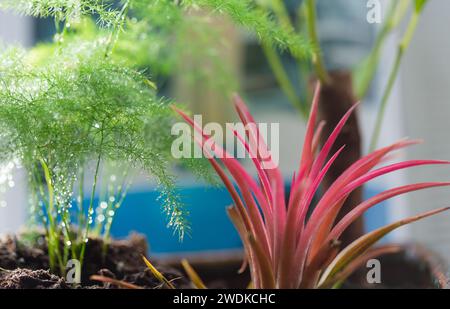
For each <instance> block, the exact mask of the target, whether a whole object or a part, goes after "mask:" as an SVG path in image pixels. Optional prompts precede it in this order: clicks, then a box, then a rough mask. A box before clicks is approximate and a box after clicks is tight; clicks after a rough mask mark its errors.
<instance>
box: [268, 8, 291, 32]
mask: <svg viewBox="0 0 450 309" xmlns="http://www.w3.org/2000/svg"><path fill="white" fill-rule="evenodd" d="M270 4H271V6H272V9H273V11H274V13H275V15H276V16H277V18H278V20H279V22H280V24H281V25H282V26H283V27H285V28H286V29H288V30H289V31H294V26H293V25H292V22H291V19H290V18H289V13H288V11H287V9H286V6H285V5H284V2H283V1H282V0H272V1H271V3H270Z"/></svg>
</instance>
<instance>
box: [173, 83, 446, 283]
mask: <svg viewBox="0 0 450 309" xmlns="http://www.w3.org/2000/svg"><path fill="white" fill-rule="evenodd" d="M319 88H320V86H318V87H317V89H316V93H315V97H314V101H313V104H312V108H311V114H310V116H309V120H308V123H307V131H306V137H305V141H304V145H303V151H302V155H301V160H300V164H299V167H298V170H297V171H296V172H295V173H294V176H293V178H292V184H291V190H290V195H289V198H288V199H287V201H286V199H285V192H284V181H283V177H282V175H281V172H280V170H279V169H278V168H276V167H274V166H272V167H271V168H264V166H267V165H268V166H271V164H270V163H271V162H270V151H269V149H267V146H265V144H264V143H263V142H262V141H261V136H260V134H259V132H258V129H257V126H256V125H255V121H254V120H253V117H252V116H251V115H250V113H249V111H248V109H247V107H246V106H245V104H244V103H243V101H242V100H241V99H240V98H239V97H237V96H236V97H235V98H234V103H235V107H236V110H237V113H238V114H239V117H240V119H241V120H242V122H243V123H244V125H246V128H247V130H246V136H242V135H240V134H239V133H238V132H236V131H234V134H235V135H236V136H237V137H238V139H239V140H240V141H241V142H242V143H243V144H244V146H245V149H246V151H247V152H248V153H249V154H250V157H251V158H252V160H253V163H254V165H255V167H256V171H257V176H258V180H259V181H256V180H255V179H253V177H252V176H250V173H249V172H247V171H246V170H245V169H244V167H243V166H242V165H241V164H240V163H239V162H238V161H237V160H236V159H235V158H233V157H232V156H231V155H230V154H229V153H227V152H226V151H225V150H224V149H222V148H221V147H220V146H219V145H217V144H216V143H215V142H214V141H213V140H212V138H210V136H208V135H206V134H204V132H203V131H202V128H201V127H200V126H199V125H198V124H197V123H195V122H194V121H193V120H192V119H191V118H190V117H188V116H187V115H186V114H185V113H183V112H182V111H180V110H178V109H177V108H174V109H175V110H176V111H177V112H178V113H179V114H180V115H181V116H182V117H183V118H184V119H185V120H186V121H187V122H188V123H189V124H190V125H191V126H192V127H193V128H194V129H195V131H197V134H194V138H196V142H197V143H199V144H200V146H201V147H202V149H203V151H204V153H205V155H206V157H207V158H208V159H209V161H210V162H211V164H212V166H213V168H214V169H215V171H216V172H217V174H218V175H219V176H220V178H221V180H222V181H223V183H224V185H225V186H226V188H227V189H228V191H229V192H230V194H231V197H232V198H233V201H234V206H232V207H229V208H228V214H229V216H230V218H231V220H232V221H233V223H234V225H235V227H236V229H237V231H238V232H239V234H240V237H241V239H242V242H243V244H244V248H245V252H246V261H245V263H244V265H243V267H245V264H248V265H249V267H250V272H251V278H252V284H253V286H254V287H255V288H327V287H333V286H335V285H336V284H338V283H340V282H342V281H343V280H344V279H346V278H347V276H348V275H349V274H350V273H351V272H352V271H353V270H355V269H357V268H358V267H359V266H361V264H362V263H364V262H365V261H367V259H369V258H371V257H374V256H377V255H380V254H383V253H388V252H394V251H395V250H396V247H395V246H385V247H382V248H378V249H371V247H372V245H373V244H374V243H376V242H377V241H378V240H379V239H381V238H382V237H383V236H385V235H386V234H387V233H389V232H391V231H392V230H394V229H396V228H398V227H400V226H403V225H406V224H409V223H412V222H414V221H417V220H420V219H422V218H425V217H428V216H431V215H434V214H437V213H440V212H443V211H445V210H448V209H449V208H448V207H447V208H441V209H437V210H433V211H430V212H426V213H422V214H419V215H417V216H414V217H410V218H407V219H404V220H400V221H398V222H395V223H392V224H389V225H387V226H384V227H381V228H379V229H377V230H375V231H372V232H370V233H367V234H365V235H363V236H361V237H360V238H359V239H357V240H355V241H354V242H353V243H351V244H350V245H348V246H347V247H345V248H343V249H342V248H340V246H339V238H340V236H341V235H342V233H343V232H344V231H345V229H346V228H347V227H349V225H350V224H351V223H352V222H354V220H356V219H357V218H358V217H359V216H361V215H362V214H363V213H364V212H365V211H366V210H368V209H369V208H370V207H372V206H374V205H376V204H378V203H380V202H382V201H384V200H387V199H390V198H392V197H395V196H398V195H401V194H404V193H407V192H411V191H416V190H422V189H426V188H431V187H438V186H448V185H450V183H447V182H445V183H443V182H425V183H417V184H411V185H406V186H402V187H397V188H394V189H390V190H387V191H384V192H382V193H380V194H378V195H376V196H374V197H372V198H370V199H368V200H366V201H364V202H362V203H361V204H359V205H355V207H354V208H353V210H352V211H350V212H349V213H347V214H346V215H345V216H344V217H343V218H342V219H341V220H339V221H338V222H336V221H337V220H336V218H337V215H338V213H339V210H340V209H341V207H342V205H343V203H344V201H345V200H346V198H347V197H348V195H349V194H350V193H351V192H352V191H353V190H355V189H356V188H358V187H360V186H362V185H363V184H365V183H366V182H368V181H370V180H372V179H374V178H376V177H379V176H382V175H385V174H388V173H391V172H394V171H397V170H401V169H406V168H410V167H414V166H420V165H432V164H449V162H447V161H437V160H411V161H404V162H400V163H395V164H390V165H387V166H383V167H377V165H379V163H382V162H383V161H386V159H387V156H388V155H389V154H390V153H392V152H393V151H395V150H398V149H401V148H404V147H406V146H410V145H412V144H416V143H417V141H412V140H402V141H399V142H397V143H394V144H392V145H390V146H387V147H384V148H381V149H379V150H376V151H374V152H373V153H370V154H368V155H366V156H365V157H363V158H361V159H359V160H358V161H356V162H354V163H353V164H352V165H351V166H350V167H349V168H348V169H347V170H346V171H345V172H343V173H342V174H341V175H340V176H339V177H338V178H337V179H336V180H335V181H334V183H333V184H332V185H331V186H330V187H329V188H328V190H326V192H323V194H321V196H320V199H318V202H317V203H314V201H313V198H314V197H315V196H316V194H317V193H318V189H319V186H320V184H321V182H322V179H323V178H324V176H325V174H326V173H327V171H328V170H329V168H330V167H331V166H332V164H333V162H334V161H335V159H336V158H337V157H338V156H339V155H340V154H341V152H342V150H343V149H344V146H342V147H341V148H340V149H339V150H338V151H337V152H336V153H333V154H330V151H331V149H332V147H333V144H334V142H335V140H336V138H337V136H338V135H339V133H340V132H341V130H342V128H343V127H344V125H345V123H346V121H347V119H348V118H349V116H350V115H351V113H352V112H353V111H354V109H355V107H356V105H355V106H353V107H352V108H351V109H350V110H349V111H348V112H347V113H346V114H345V115H344V116H343V117H342V119H341V121H340V122H339V123H338V125H337V126H336V127H335V129H334V131H333V132H332V133H331V134H330V136H329V137H328V140H327V141H326V143H325V144H324V145H323V147H322V148H321V149H320V150H319V145H318V141H319V136H320V134H321V129H320V128H322V127H323V123H320V124H319V125H318V126H317V128H318V129H317V130H315V128H316V118H317V107H318V101H319V100H318V93H319ZM255 145H257V147H255ZM205 146H207V147H205ZM263 159H264V160H263ZM218 160H220V161H221V162H222V164H223V166H224V167H225V168H226V169H227V170H228V172H229V174H230V175H231V177H232V178H233V179H234V182H235V184H236V186H237V188H238V189H239V192H238V190H237V189H236V187H235V186H234V185H233V182H232V181H231V179H230V178H229V176H228V174H227V173H226V172H225V169H224V168H223V167H222V165H221V164H219V162H218ZM267 163H269V164H267Z"/></svg>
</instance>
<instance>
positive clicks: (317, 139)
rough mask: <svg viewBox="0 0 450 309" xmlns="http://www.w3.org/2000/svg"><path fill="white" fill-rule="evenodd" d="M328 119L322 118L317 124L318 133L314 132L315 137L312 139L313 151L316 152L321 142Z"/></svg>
mask: <svg viewBox="0 0 450 309" xmlns="http://www.w3.org/2000/svg"><path fill="white" fill-rule="evenodd" d="M325 124H326V121H324V120H322V121H320V122H319V125H318V126H317V129H316V133H314V138H313V141H312V146H311V152H312V153H313V154H315V153H316V152H317V149H318V148H319V144H320V137H321V136H322V132H323V129H324V128H325Z"/></svg>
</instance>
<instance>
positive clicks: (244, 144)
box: [232, 129, 273, 212]
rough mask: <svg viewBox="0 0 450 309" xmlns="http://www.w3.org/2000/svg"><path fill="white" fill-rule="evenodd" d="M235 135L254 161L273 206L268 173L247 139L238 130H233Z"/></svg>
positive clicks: (269, 201) (268, 201)
mask: <svg viewBox="0 0 450 309" xmlns="http://www.w3.org/2000/svg"><path fill="white" fill-rule="evenodd" d="M232 131H233V134H234V135H235V136H236V137H237V138H238V139H239V141H240V142H241V143H242V145H243V146H244V147H245V150H246V151H247V152H248V154H249V155H250V158H251V159H252V161H253V164H254V165H255V167H256V170H257V172H258V176H259V179H260V182H261V184H262V188H263V189H264V192H265V194H266V198H267V203H268V204H272V201H273V200H272V190H271V188H270V183H269V179H268V178H267V174H266V172H265V171H264V170H263V168H262V166H261V162H259V160H258V158H257V155H256V154H255V153H254V152H253V151H252V149H251V148H250V146H249V145H248V143H247V142H246V141H245V139H244V138H243V137H242V136H241V135H240V134H239V132H237V131H236V130H234V129H232ZM267 211H268V212H269V211H270V212H272V209H271V208H269V209H268V210H267Z"/></svg>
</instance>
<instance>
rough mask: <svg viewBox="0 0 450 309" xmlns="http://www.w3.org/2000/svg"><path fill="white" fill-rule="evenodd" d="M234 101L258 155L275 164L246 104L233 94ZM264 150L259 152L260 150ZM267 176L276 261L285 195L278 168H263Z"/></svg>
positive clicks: (283, 215)
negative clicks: (270, 193)
mask: <svg viewBox="0 0 450 309" xmlns="http://www.w3.org/2000/svg"><path fill="white" fill-rule="evenodd" d="M234 103H235V107H236V111H237V113H238V114H239V117H240V118H241V120H242V122H243V123H244V125H246V126H248V127H249V131H250V132H248V138H249V140H250V142H251V143H253V144H254V145H258V147H257V149H258V156H259V157H264V158H269V164H270V165H271V166H275V164H274V163H273V162H272V160H271V157H270V156H268V155H267V153H268V148H267V146H266V145H265V143H264V141H263V140H262V139H261V138H259V132H258V130H257V126H255V125H249V124H255V121H254V119H253V117H252V116H251V114H250V112H249V111H248V108H247V106H246V105H245V104H244V102H243V101H242V99H241V98H240V97H239V96H237V95H235V96H234ZM261 151H262V152H264V153H263V154H261V153H260V152H261ZM265 171H266V173H267V176H268V178H269V182H270V185H271V188H272V194H273V218H274V219H273V221H274V227H273V228H274V237H275V240H274V242H275V243H274V254H275V255H274V258H275V260H276V261H277V260H278V252H279V247H280V243H281V241H282V235H283V233H284V226H285V222H286V204H285V200H284V198H285V196H284V179H283V176H282V175H281V172H280V170H279V169H278V168H272V169H265Z"/></svg>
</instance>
